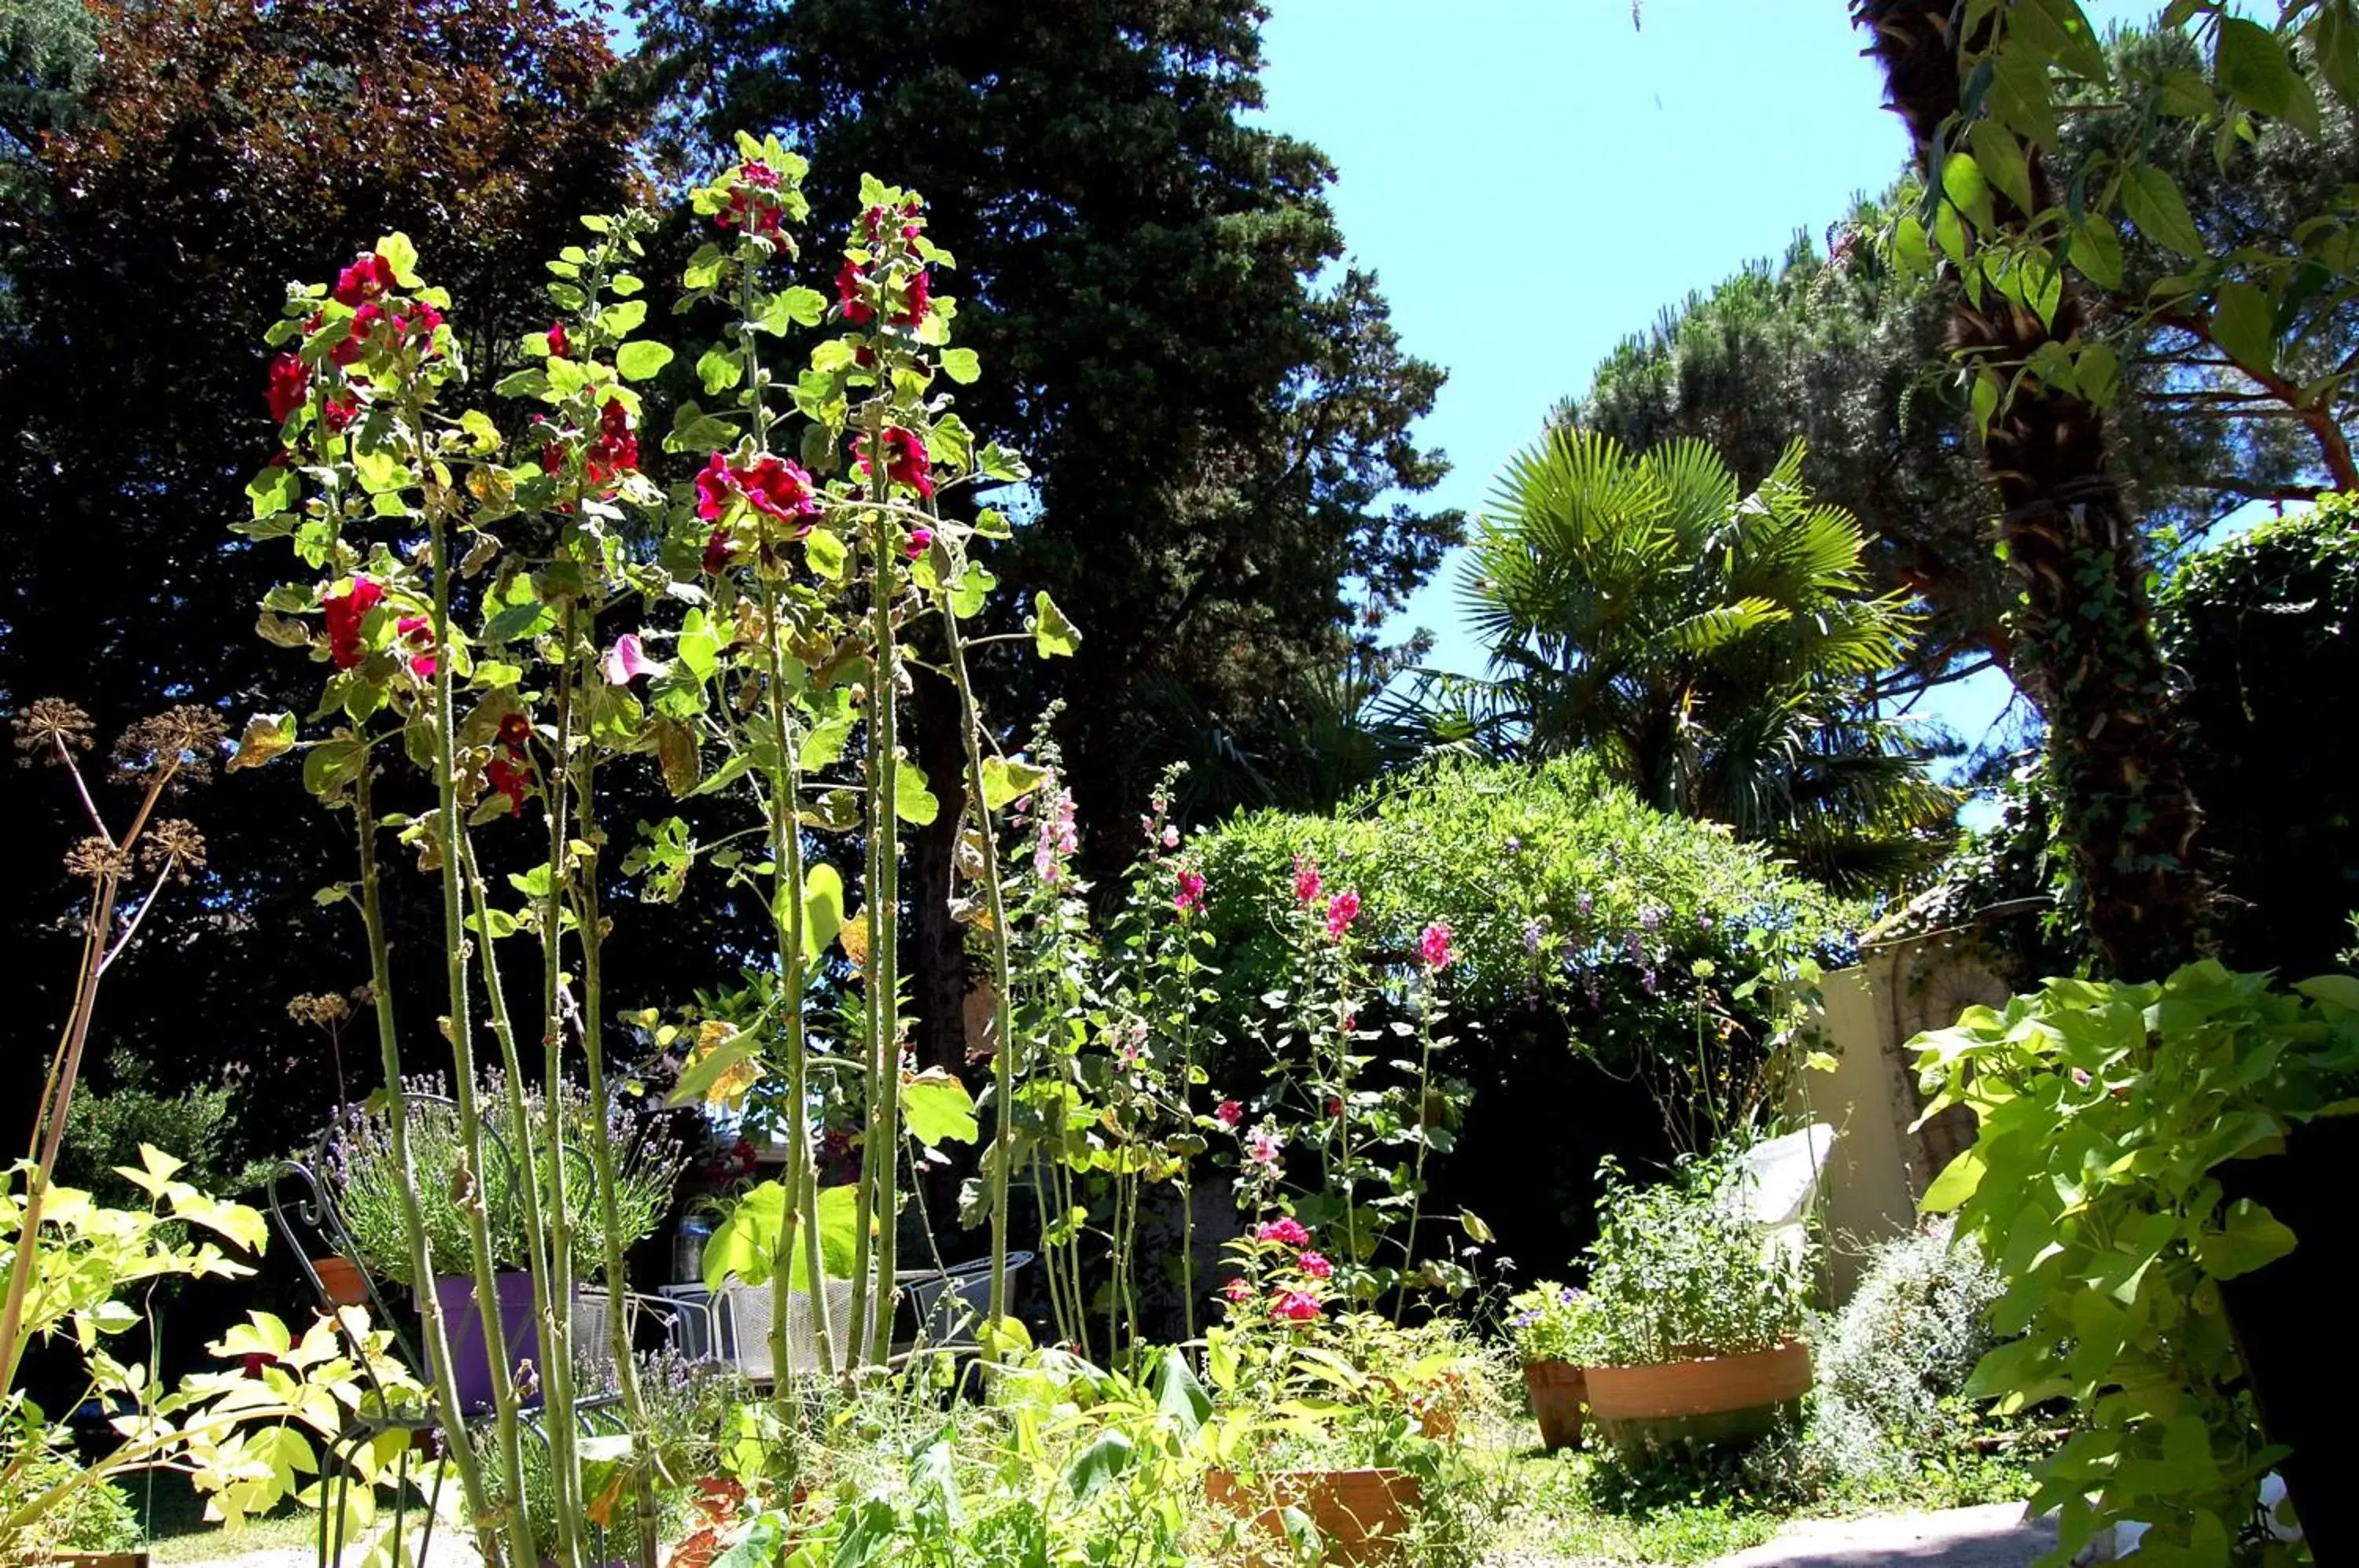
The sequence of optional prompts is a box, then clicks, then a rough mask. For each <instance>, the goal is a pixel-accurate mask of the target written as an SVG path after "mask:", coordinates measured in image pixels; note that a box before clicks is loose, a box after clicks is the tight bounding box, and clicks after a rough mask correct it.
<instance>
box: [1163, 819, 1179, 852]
mask: <svg viewBox="0 0 2359 1568" xmlns="http://www.w3.org/2000/svg"><path fill="white" fill-rule="evenodd" d="M1163 847H1164V848H1166V849H1177V848H1179V847H1180V830H1179V829H1178V828H1177V827H1176V826H1174V825H1172V824H1171V823H1169V822H1166V823H1164V824H1163Z"/></svg>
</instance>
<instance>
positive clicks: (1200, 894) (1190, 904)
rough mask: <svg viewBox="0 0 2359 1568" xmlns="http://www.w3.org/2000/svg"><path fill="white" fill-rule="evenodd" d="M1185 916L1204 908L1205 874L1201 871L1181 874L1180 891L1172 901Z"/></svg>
mask: <svg viewBox="0 0 2359 1568" xmlns="http://www.w3.org/2000/svg"><path fill="white" fill-rule="evenodd" d="M1171 902H1172V905H1173V906H1174V907H1175V908H1176V909H1179V911H1180V913H1181V914H1183V915H1186V914H1192V913H1194V912H1195V911H1196V910H1198V909H1202V908H1203V907H1204V874H1203V873H1202V872H1201V871H1182V872H1180V891H1179V893H1178V894H1177V895H1175V896H1174V897H1173V898H1172V900H1171Z"/></svg>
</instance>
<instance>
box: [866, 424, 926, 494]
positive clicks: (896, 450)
mask: <svg viewBox="0 0 2359 1568" xmlns="http://www.w3.org/2000/svg"><path fill="white" fill-rule="evenodd" d="M867 444H868V443H867V442H866V441H864V440H862V439H860V438H857V437H855V438H854V439H853V443H852V452H853V469H854V470H855V471H856V472H857V473H858V474H860V476H861V477H862V478H863V479H865V478H867V477H868V458H867V455H866V453H865V452H864V448H865V447H866V445H867ZM885 449H886V451H885V477H886V479H888V480H890V481H891V482H892V483H894V484H896V485H908V487H909V488H910V489H912V490H915V491H916V492H917V493H918V495H919V498H920V499H923V500H927V501H930V500H932V499H933V498H934V479H933V463H932V460H931V459H930V458H929V457H928V456H927V455H926V443H925V441H924V439H923V438H922V437H920V436H919V434H918V432H917V431H915V430H909V429H908V428H906V427H905V426H901V425H887V426H886V427H885Z"/></svg>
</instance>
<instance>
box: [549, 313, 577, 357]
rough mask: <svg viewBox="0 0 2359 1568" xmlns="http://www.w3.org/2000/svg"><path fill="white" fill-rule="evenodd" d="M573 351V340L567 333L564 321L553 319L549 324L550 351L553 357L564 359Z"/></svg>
mask: <svg viewBox="0 0 2359 1568" xmlns="http://www.w3.org/2000/svg"><path fill="white" fill-rule="evenodd" d="M572 352H573V340H572V339H571V338H569V337H567V336H566V335H565V323H564V322H563V321H551V322H550V323H549V357H550V358H552V359H563V358H564V357H565V356H566V355H567V354H571V353H572Z"/></svg>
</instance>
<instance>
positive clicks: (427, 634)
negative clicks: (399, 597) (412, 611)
mask: <svg viewBox="0 0 2359 1568" xmlns="http://www.w3.org/2000/svg"><path fill="white" fill-rule="evenodd" d="M393 629H394V632H395V634H396V635H397V636H398V637H400V638H401V645H402V647H403V648H406V649H408V653H409V672H410V673H411V674H412V675H415V676H416V677H418V679H419V680H420V681H431V680H433V679H434V671H435V670H437V669H438V668H440V665H439V664H438V662H437V660H436V659H435V657H434V625H433V623H432V622H430V621H429V620H428V619H427V618H426V617H425V616H423V615H404V616H402V617H401V619H400V620H398V621H397V622H395V623H394V627H393Z"/></svg>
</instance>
